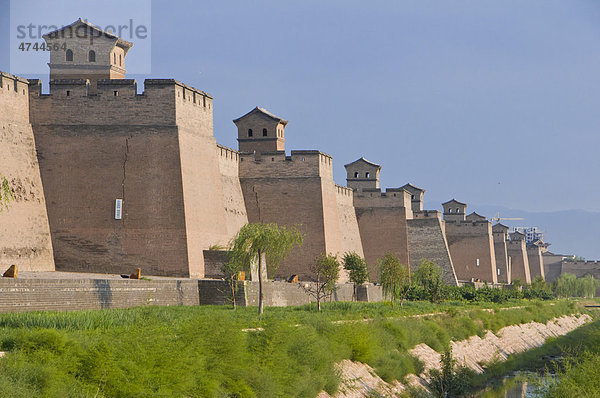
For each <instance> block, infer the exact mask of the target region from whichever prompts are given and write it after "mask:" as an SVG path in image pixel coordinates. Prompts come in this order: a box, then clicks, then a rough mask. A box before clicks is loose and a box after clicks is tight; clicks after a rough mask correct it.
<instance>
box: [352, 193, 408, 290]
mask: <svg viewBox="0 0 600 398" xmlns="http://www.w3.org/2000/svg"><path fill="white" fill-rule="evenodd" d="M407 196H408V198H407ZM407 203H408V205H407ZM354 206H355V209H356V218H357V221H358V228H359V230H360V236H361V238H362V244H363V251H364V254H365V260H366V261H367V267H368V271H369V279H370V280H371V281H372V282H375V281H378V280H379V275H378V269H377V261H378V260H379V259H381V258H383V257H384V256H385V255H386V254H387V253H392V254H394V255H396V256H397V257H398V258H399V259H400V261H401V262H402V264H409V263H410V257H409V253H408V230H407V222H406V218H407V212H408V213H409V216H412V210H411V206H410V196H409V195H408V193H407V192H405V191H404V190H402V191H401V192H396V191H394V190H388V191H386V192H381V191H380V190H379V189H376V190H368V191H367V190H364V191H363V192H360V193H357V194H355V195H354Z"/></svg>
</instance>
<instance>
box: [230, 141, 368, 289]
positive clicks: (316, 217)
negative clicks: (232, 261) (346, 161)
mask: <svg viewBox="0 0 600 398" xmlns="http://www.w3.org/2000/svg"><path fill="white" fill-rule="evenodd" d="M239 176H240V183H241V187H242V192H243V195H244V203H245V206H246V210H247V213H248V221H250V222H267V223H269V222H273V223H277V224H278V225H286V226H294V227H297V228H298V229H299V230H300V232H301V233H302V234H303V236H304V243H303V244H302V245H301V246H297V247H295V248H294V249H293V250H292V251H291V252H290V254H289V256H288V257H287V258H286V259H285V260H284V261H283V262H282V263H281V265H280V266H279V269H278V270H277V273H276V274H275V275H270V276H272V277H277V278H288V277H289V276H291V275H294V274H298V275H299V278H300V280H310V279H311V278H312V277H313V275H312V272H311V271H310V267H311V266H312V264H313V263H314V261H315V260H316V259H317V258H318V257H319V256H320V255H322V254H324V253H327V254H333V255H340V256H342V255H343V253H344V251H356V252H358V253H361V252H362V248H361V245H360V240H359V238H358V234H357V232H356V231H357V230H358V228H357V227H356V226H353V225H351V224H352V222H353V220H352V215H351V209H349V203H350V202H349V201H350V200H351V198H350V197H346V196H344V195H342V193H340V192H339V189H338V187H337V186H336V185H335V183H334V182H333V172H332V159H331V157H330V156H329V155H326V154H323V153H321V152H319V151H292V152H291V156H286V155H285V153H284V152H274V153H263V154H260V155H254V154H243V153H242V154H240V169H239ZM344 193H346V192H344ZM340 210H341V212H342V214H340ZM345 278H346V275H345V274H344V273H342V275H341V278H340V280H341V281H344V280H345Z"/></svg>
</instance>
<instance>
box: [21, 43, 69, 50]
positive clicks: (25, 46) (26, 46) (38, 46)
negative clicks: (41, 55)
mask: <svg viewBox="0 0 600 398" xmlns="http://www.w3.org/2000/svg"><path fill="white" fill-rule="evenodd" d="M19 50H21V51H59V50H63V51H66V50H67V43H63V44H62V45H61V44H59V43H54V44H46V43H38V42H35V43H26V42H21V44H20V45H19Z"/></svg>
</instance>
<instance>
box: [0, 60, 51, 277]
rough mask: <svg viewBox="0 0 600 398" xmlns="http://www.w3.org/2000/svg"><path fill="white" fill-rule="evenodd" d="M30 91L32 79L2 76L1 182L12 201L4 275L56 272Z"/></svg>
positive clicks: (0, 257)
mask: <svg viewBox="0 0 600 398" xmlns="http://www.w3.org/2000/svg"><path fill="white" fill-rule="evenodd" d="M28 88H29V86H28V82H27V80H25V79H22V78H20V77H17V76H13V75H9V74H6V73H4V72H0V178H1V177H2V176H4V177H5V178H6V179H7V181H8V182H9V185H10V187H11V190H12V197H13V198H12V200H11V201H10V203H9V204H8V207H4V206H3V204H2V203H0V236H1V237H2V239H1V243H0V273H2V272H4V271H5V270H6V269H7V268H8V267H10V266H11V265H13V264H14V265H17V266H18V267H19V269H20V270H24V271H53V270H54V258H53V251H52V242H51V238H50V228H49V224H48V216H47V213H46V200H45V197H44V191H43V188H42V181H41V177H40V169H39V164H38V159H37V156H36V142H35V139H34V135H33V130H32V128H31V124H30V123H29V90H28ZM0 182H1V180H0ZM2 195H3V196H4V192H3V191H2Z"/></svg>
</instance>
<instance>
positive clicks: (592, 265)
mask: <svg viewBox="0 0 600 398" xmlns="http://www.w3.org/2000/svg"><path fill="white" fill-rule="evenodd" d="M562 273H563V274H573V275H575V276H577V277H578V278H582V277H584V276H586V275H592V276H593V277H594V278H596V279H598V280H600V262H598V261H563V262H562Z"/></svg>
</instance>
